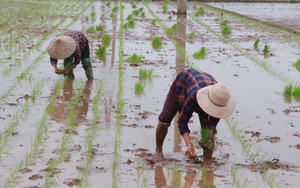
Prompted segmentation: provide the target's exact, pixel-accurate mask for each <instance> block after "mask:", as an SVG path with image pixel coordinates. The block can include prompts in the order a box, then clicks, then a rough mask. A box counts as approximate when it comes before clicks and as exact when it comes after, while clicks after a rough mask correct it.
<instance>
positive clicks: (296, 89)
mask: <svg viewBox="0 0 300 188" xmlns="http://www.w3.org/2000/svg"><path fill="white" fill-rule="evenodd" d="M292 95H293V96H300V87H297V86H296V87H294V89H293V91H292Z"/></svg>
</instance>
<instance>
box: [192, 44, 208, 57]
mask: <svg viewBox="0 0 300 188" xmlns="http://www.w3.org/2000/svg"><path fill="white" fill-rule="evenodd" d="M206 55H207V50H206V48H205V47H204V46H203V47H201V49H200V50H199V51H198V52H195V53H194V54H193V58H195V59H205V57H206Z"/></svg>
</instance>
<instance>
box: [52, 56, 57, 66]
mask: <svg viewBox="0 0 300 188" xmlns="http://www.w3.org/2000/svg"><path fill="white" fill-rule="evenodd" d="M50 63H51V65H57V59H54V58H52V57H50Z"/></svg>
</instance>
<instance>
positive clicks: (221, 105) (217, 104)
mask: <svg viewBox="0 0 300 188" xmlns="http://www.w3.org/2000/svg"><path fill="white" fill-rule="evenodd" d="M208 99H209V100H210V102H212V103H213V104H214V105H216V106H220V107H224V106H226V105H227V103H226V104H219V103H216V102H214V101H213V100H212V99H211V98H210V95H209V91H208Z"/></svg>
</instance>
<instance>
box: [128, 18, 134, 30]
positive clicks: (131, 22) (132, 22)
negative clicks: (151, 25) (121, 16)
mask: <svg viewBox="0 0 300 188" xmlns="http://www.w3.org/2000/svg"><path fill="white" fill-rule="evenodd" d="M127 27H128V28H134V27H135V21H134V20H128V22H127Z"/></svg>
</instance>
